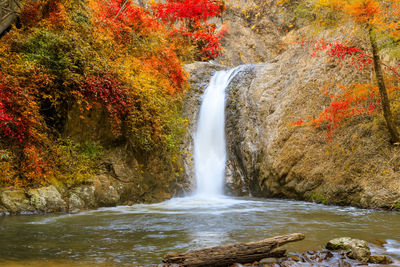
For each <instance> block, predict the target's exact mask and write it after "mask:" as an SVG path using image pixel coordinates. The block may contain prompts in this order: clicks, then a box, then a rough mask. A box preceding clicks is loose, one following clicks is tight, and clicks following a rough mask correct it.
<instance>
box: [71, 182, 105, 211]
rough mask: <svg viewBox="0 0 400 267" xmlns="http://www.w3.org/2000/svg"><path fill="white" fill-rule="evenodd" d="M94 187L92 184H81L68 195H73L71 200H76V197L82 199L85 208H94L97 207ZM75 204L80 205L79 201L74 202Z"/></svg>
mask: <svg viewBox="0 0 400 267" xmlns="http://www.w3.org/2000/svg"><path fill="white" fill-rule="evenodd" d="M94 192H95V188H94V186H93V185H81V186H78V187H76V188H74V189H72V190H71V191H70V196H72V195H75V196H76V197H73V199H72V201H74V200H77V199H78V198H79V199H80V200H82V201H83V203H84V206H85V207H87V208H95V207H97V206H98V205H97V203H96V199H95V194H94ZM75 204H76V206H79V205H81V203H80V201H78V202H75Z"/></svg>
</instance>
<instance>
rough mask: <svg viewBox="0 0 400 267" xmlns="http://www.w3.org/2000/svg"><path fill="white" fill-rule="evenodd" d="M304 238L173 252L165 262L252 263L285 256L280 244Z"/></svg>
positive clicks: (287, 237)
mask: <svg viewBox="0 0 400 267" xmlns="http://www.w3.org/2000/svg"><path fill="white" fill-rule="evenodd" d="M304 238H305V236H304V234H289V235H282V236H276V237H272V238H267V239H264V240H261V241H257V242H249V243H241V244H234V245H225V246H218V247H212V248H205V249H200V250H194V251H190V252H188V253H183V254H181V253H171V254H167V255H165V256H164V258H163V262H164V263H167V264H179V265H181V266H189V267H195V266H196V267H197V266H229V265H231V264H234V263H252V262H254V261H259V260H261V259H263V258H270V257H283V256H284V255H285V253H286V250H285V249H280V248H278V247H279V246H282V245H284V244H286V243H290V242H295V241H300V240H303V239H304Z"/></svg>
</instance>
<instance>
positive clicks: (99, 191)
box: [93, 175, 120, 207]
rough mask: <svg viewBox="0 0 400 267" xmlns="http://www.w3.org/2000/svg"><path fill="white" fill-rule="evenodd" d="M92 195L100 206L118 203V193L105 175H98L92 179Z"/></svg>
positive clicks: (111, 205) (110, 205)
mask: <svg viewBox="0 0 400 267" xmlns="http://www.w3.org/2000/svg"><path fill="white" fill-rule="evenodd" d="M93 184H94V188H95V191H94V196H95V199H96V203H97V204H98V205H99V206H101V207H113V206H116V205H117V204H118V201H119V199H120V195H119V194H118V191H117V190H116V189H115V187H114V185H113V184H112V183H111V181H110V179H109V178H108V177H107V176H106V175H98V176H97V177H96V178H95V179H94V183H93Z"/></svg>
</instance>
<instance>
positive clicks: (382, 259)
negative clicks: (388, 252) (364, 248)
mask: <svg viewBox="0 0 400 267" xmlns="http://www.w3.org/2000/svg"><path fill="white" fill-rule="evenodd" d="M368 262H369V263H373V264H390V263H393V260H392V259H391V258H389V257H388V256H384V255H371V256H370V257H369V261H368Z"/></svg>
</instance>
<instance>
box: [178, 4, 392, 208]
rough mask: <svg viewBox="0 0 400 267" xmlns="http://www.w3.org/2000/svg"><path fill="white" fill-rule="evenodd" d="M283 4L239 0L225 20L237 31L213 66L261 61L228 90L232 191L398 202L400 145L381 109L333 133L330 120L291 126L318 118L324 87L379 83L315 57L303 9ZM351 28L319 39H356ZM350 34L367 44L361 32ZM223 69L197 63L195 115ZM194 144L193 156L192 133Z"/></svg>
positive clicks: (325, 100)
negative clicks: (306, 42) (288, 9)
mask: <svg viewBox="0 0 400 267" xmlns="http://www.w3.org/2000/svg"><path fill="white" fill-rule="evenodd" d="M276 2H277V1H274V0H271V1H261V0H231V1H229V2H227V11H226V12H225V14H224V15H223V16H222V18H221V21H216V22H217V24H218V25H219V26H222V24H223V23H225V24H226V25H228V28H229V32H228V34H227V36H226V38H225V41H224V44H223V55H222V56H221V57H220V58H218V59H216V60H215V61H214V63H218V64H222V65H225V66H226V68H229V67H232V66H237V65H239V64H252V65H248V66H246V67H245V68H244V69H243V70H242V72H241V73H239V74H238V75H237V76H236V77H235V79H234V80H233V81H232V83H231V86H230V87H229V88H228V91H227V95H228V96H227V97H228V99H227V113H226V116H227V117H226V135H227V151H228V161H227V169H226V179H227V180H226V184H227V187H226V191H227V193H229V194H233V195H253V196H259V197H278V198H291V199H299V200H308V201H315V202H320V203H325V204H339V205H353V206H358V207H366V208H367V207H372V208H384V209H396V208H397V209H399V208H400V147H398V146H397V147H396V146H392V145H390V143H389V136H388V133H387V130H386V127H385V123H384V120H383V117H382V116H381V115H378V116H375V117H369V116H364V117H358V118H356V119H354V120H353V121H351V122H348V123H346V124H345V125H343V126H342V127H341V128H340V129H338V130H336V131H335V132H334V135H333V137H332V139H331V140H327V136H326V126H325V128H324V127H322V128H321V129H314V128H313V127H310V126H305V127H295V126H293V125H292V123H293V122H295V121H297V120H298V119H300V118H302V119H307V118H313V117H317V116H318V114H319V113H320V112H321V111H323V110H324V108H325V106H326V105H328V104H329V103H330V98H329V97H328V96H326V95H324V94H322V93H321V88H322V87H323V86H326V85H327V84H329V83H332V82H335V81H336V82H339V83H340V84H342V85H349V84H351V83H354V82H359V83H362V82H373V80H372V79H373V76H372V75H371V71H368V70H366V71H358V70H355V69H354V68H342V67H341V66H340V65H339V64H338V63H335V62H333V61H331V60H329V58H327V57H326V56H323V55H321V56H318V57H311V56H310V53H309V52H308V51H307V50H306V47H301V46H300V45H296V43H299V42H301V40H303V39H304V37H305V36H307V35H309V34H310V33H312V32H313V30H312V29H310V27H309V26H307V23H306V22H305V21H302V19H301V18H298V17H297V18H296V16H295V14H290V13H284V12H282V10H281V9H280V8H279V7H277V5H276ZM292 23H293V24H295V25H294V26H293V25H291V24H292ZM347 30H348V28H346V27H343V28H341V29H337V31H336V32H335V33H332V32H328V31H319V32H315V31H314V34H315V36H314V39H322V38H325V39H335V38H339V39H340V38H343V36H348V34H347ZM351 41H352V42H353V43H357V44H358V45H361V46H363V45H365V44H364V43H363V40H360V39H355V40H351ZM288 44H292V45H288ZM260 62H264V63H260ZM216 66H218V68H220V67H221V66H220V65H214V64H213V63H195V64H191V65H190V67H188V68H189V69H190V70H191V78H190V82H191V84H192V87H193V88H195V89H194V91H191V92H189V96H187V97H188V98H189V99H190V98H192V97H193V99H196V101H195V102H190V104H188V105H186V107H185V110H186V111H185V112H186V113H187V114H191V115H190V116H188V118H189V119H190V121H195V119H194V118H195V117H194V116H196V115H197V112H196V111H198V108H197V107H193V105H199V104H198V103H199V101H198V99H199V93H200V92H202V90H204V89H205V86H206V85H207V82H205V81H207V78H206V77H205V75H206V74H207V73H208V74H209V76H210V75H211V74H212V71H210V70H213V69H214V68H216ZM208 79H209V77H208ZM201 88H203V89H201ZM331 89H332V90H334V89H333V88H331ZM193 112H195V113H193ZM195 114H196V115H195ZM397 117H398V116H397ZM398 123H399V126H400V121H399V120H398ZM185 142H186V144H189V145H187V146H186V149H187V150H186V152H187V153H190V152H191V147H190V144H191V139H190V138H189V139H187V140H186V141H185ZM188 176H189V175H188Z"/></svg>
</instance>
